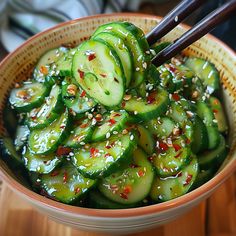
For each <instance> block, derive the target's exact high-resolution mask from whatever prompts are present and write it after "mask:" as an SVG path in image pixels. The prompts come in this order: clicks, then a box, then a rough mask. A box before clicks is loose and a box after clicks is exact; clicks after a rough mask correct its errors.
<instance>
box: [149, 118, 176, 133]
mask: <svg viewBox="0 0 236 236" xmlns="http://www.w3.org/2000/svg"><path fill="white" fill-rule="evenodd" d="M146 126H147V128H148V130H149V131H150V132H151V133H152V134H153V135H156V136H157V137H158V138H166V137H168V136H169V135H171V134H172V132H173V129H174V128H175V127H176V124H175V122H174V121H173V120H172V119H171V118H169V117H159V118H156V119H152V120H150V121H149V122H147V123H146Z"/></svg>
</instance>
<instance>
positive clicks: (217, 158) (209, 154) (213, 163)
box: [198, 135, 228, 170]
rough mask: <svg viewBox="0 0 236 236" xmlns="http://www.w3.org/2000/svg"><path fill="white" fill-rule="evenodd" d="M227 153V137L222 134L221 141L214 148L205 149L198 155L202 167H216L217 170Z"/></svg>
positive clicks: (205, 168) (204, 168)
mask: <svg viewBox="0 0 236 236" xmlns="http://www.w3.org/2000/svg"><path fill="white" fill-rule="evenodd" d="M227 153H228V150H227V148H226V144H225V138H224V137H223V136H222V135H220V143H219V145H218V146H217V147H216V148H215V149H214V150H211V151H205V152H203V153H201V154H199V155H198V160H199V165H200V168H201V169H203V170H207V169H209V168H214V169H215V170H216V169H217V168H219V166H220V165H221V164H222V162H223V160H224V159H225V157H226V156H227Z"/></svg>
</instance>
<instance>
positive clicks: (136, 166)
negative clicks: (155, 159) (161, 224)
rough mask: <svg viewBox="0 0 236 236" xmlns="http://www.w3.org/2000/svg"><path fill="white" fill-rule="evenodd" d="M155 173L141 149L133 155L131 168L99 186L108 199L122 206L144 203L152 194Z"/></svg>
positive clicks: (105, 179)
mask: <svg viewBox="0 0 236 236" xmlns="http://www.w3.org/2000/svg"><path fill="white" fill-rule="evenodd" d="M153 178H154V171H153V169H152V165H151V163H150V162H149V161H148V159H147V155H146V154H145V152H144V151H142V150H141V149H140V148H137V149H136V150H135V151H134V153H133V162H132V164H131V165H130V167H128V168H126V169H123V170H120V171H117V172H115V173H113V174H112V175H110V176H108V177H106V178H104V179H102V180H101V182H100V183H99V185H98V188H99V190H100V191H101V193H102V194H103V195H104V196H106V197H107V198H108V199H110V200H112V201H114V202H118V203H121V204H134V203H138V202H140V201H142V200H143V199H144V198H145V197H147V195H148V194H149V192H150V189H151V186H152V182H153Z"/></svg>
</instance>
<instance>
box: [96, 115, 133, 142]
mask: <svg viewBox="0 0 236 236" xmlns="http://www.w3.org/2000/svg"><path fill="white" fill-rule="evenodd" d="M128 116H129V115H128V113H127V112H126V111H124V110H121V111H111V112H109V113H107V114H106V115H105V116H104V118H103V121H102V123H100V124H99V126H96V128H95V130H94V132H93V135H92V141H93V142H97V141H102V140H105V139H106V135H107V133H110V134H117V133H118V131H121V130H122V129H123V128H124V126H125V124H126V122H127V121H128Z"/></svg>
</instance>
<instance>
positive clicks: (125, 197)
mask: <svg viewBox="0 0 236 236" xmlns="http://www.w3.org/2000/svg"><path fill="white" fill-rule="evenodd" d="M120 197H121V198H123V199H125V200H127V199H128V196H127V195H126V194H125V193H120Z"/></svg>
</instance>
